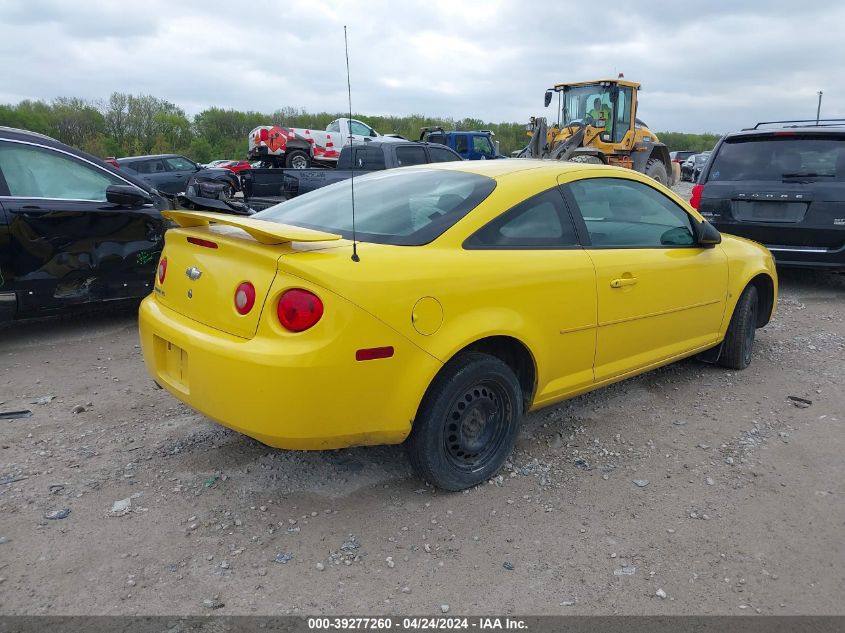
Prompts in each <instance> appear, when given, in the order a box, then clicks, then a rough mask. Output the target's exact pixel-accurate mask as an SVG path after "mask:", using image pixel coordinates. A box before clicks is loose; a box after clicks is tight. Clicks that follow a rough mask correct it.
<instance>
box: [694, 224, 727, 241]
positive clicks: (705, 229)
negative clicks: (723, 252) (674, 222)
mask: <svg viewBox="0 0 845 633" xmlns="http://www.w3.org/2000/svg"><path fill="white" fill-rule="evenodd" d="M697 232H698V245H699V246H704V247H705V248H709V247H713V246H716V244H721V243H722V234H721V233H719V231H718V230H717V229H716V227H715V226H713V225H712V224H710V223H709V222H707V221H706V220H705V221H704V222H702V223H701V224H699V225H698V231H697Z"/></svg>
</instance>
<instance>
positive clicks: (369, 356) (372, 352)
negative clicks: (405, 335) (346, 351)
mask: <svg viewBox="0 0 845 633" xmlns="http://www.w3.org/2000/svg"><path fill="white" fill-rule="evenodd" d="M392 356H393V347H392V346H388V347H368V348H366V349H359V350H358V351H357V352H355V360H376V359H378V358H390V357H392Z"/></svg>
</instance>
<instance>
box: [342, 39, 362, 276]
mask: <svg viewBox="0 0 845 633" xmlns="http://www.w3.org/2000/svg"><path fill="white" fill-rule="evenodd" d="M343 48H344V49H345V50H346V93H347V95H348V97H349V119H348V120H347V122H346V124H347V125H348V126H349V131H348V135H349V154H350V156H351V158H352V169H351V170H350V176H349V187H350V189H351V190H352V261H353V262H359V261H361V258H360V257H358V239H357V235H356V233H355V154H354V152H353V151H352V83H351V82H350V80H349V41H348V40H347V39H346V25H345V24H344V25H343Z"/></svg>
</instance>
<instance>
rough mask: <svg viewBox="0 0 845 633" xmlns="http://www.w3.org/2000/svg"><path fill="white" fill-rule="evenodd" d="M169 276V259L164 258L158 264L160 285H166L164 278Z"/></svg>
mask: <svg viewBox="0 0 845 633" xmlns="http://www.w3.org/2000/svg"><path fill="white" fill-rule="evenodd" d="M166 274H167V258H166V257H162V258H161V260H160V261H159V262H158V283H159V284H163V283H164V276H165V275H166Z"/></svg>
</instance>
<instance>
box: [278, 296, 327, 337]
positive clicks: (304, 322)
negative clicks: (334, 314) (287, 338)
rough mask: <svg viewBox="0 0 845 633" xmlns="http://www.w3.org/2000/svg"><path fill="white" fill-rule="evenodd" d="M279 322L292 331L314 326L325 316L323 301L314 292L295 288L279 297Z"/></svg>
mask: <svg viewBox="0 0 845 633" xmlns="http://www.w3.org/2000/svg"><path fill="white" fill-rule="evenodd" d="M277 312H278V315H279V323H281V324H282V326H283V327H284V328H285V329H286V330H290V331H291V332H302V331H304V330H307V329H308V328H310V327H313V326H314V325H315V324H316V323H317V321H319V320H320V319H321V318H322V316H323V302H322V301H320V297H318V296H317V295H315V294H314V293H313V292H308V291H307V290H303V289H302V288H293V289H292V290H288V291H286V292H285V293H284V294H283V295H282V296H281V297H279V307H278V310H277Z"/></svg>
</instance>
